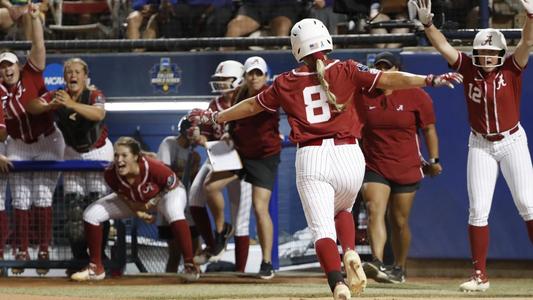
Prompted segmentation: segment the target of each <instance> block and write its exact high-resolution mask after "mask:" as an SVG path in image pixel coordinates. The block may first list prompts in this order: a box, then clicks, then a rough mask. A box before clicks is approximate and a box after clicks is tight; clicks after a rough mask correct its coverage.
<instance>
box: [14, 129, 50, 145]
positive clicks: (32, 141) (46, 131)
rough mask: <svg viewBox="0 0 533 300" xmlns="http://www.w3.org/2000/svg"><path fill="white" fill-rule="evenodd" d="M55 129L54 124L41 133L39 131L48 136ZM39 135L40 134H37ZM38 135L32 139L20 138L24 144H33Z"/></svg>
mask: <svg viewBox="0 0 533 300" xmlns="http://www.w3.org/2000/svg"><path fill="white" fill-rule="evenodd" d="M55 131H56V128H55V127H54V126H52V127H50V128H48V129H46V130H45V131H44V132H43V133H41V134H42V135H44V136H49V135H51V134H52V133H54V132H55ZM39 136H40V135H39ZM39 136H37V137H36V138H34V139H31V140H22V141H23V142H24V143H26V144H33V143H35V142H37V141H38V140H39Z"/></svg>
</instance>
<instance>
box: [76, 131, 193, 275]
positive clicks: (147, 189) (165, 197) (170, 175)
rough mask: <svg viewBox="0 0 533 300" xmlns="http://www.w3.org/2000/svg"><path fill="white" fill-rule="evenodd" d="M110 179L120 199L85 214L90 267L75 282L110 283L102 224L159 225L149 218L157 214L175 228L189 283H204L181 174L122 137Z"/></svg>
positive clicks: (114, 196) (103, 200)
mask: <svg viewBox="0 0 533 300" xmlns="http://www.w3.org/2000/svg"><path fill="white" fill-rule="evenodd" d="M104 178H105V181H106V182H107V184H108V185H109V187H110V188H111V189H112V190H113V191H114V193H112V194H110V195H107V196H105V197H103V198H100V199H99V200H98V201H96V202H93V203H92V204H91V205H89V207H87V209H85V211H84V212H83V220H84V221H85V224H84V225H85V240H86V242H87V244H88V246H89V255H90V263H89V266H87V268H85V269H84V270H82V271H80V272H78V273H74V274H73V275H72V276H71V279H73V280H75V281H88V280H102V279H104V278H105V271H104V266H103V264H102V258H101V248H102V245H101V244H102V226H101V225H100V223H102V222H105V221H107V220H110V219H123V218H128V217H132V216H138V217H141V218H143V219H144V220H145V221H147V222H153V221H155V220H154V217H153V216H152V215H151V214H148V212H150V211H151V210H154V209H157V211H158V212H159V213H161V214H162V215H163V217H164V218H165V219H166V220H167V221H168V222H169V223H170V227H171V230H172V233H173V235H174V237H175V238H176V239H177V240H178V241H179V245H180V247H181V252H182V253H183V257H184V261H185V271H184V274H183V276H184V278H185V279H186V280H189V281H192V280H196V279H198V278H199V270H198V268H197V267H196V265H195V264H194V263H193V252H192V241H191V233H190V231H189V225H188V224H187V221H186V220H185V214H184V211H185V206H186V204H187V195H186V192H185V187H184V186H183V184H182V183H181V182H180V181H179V179H178V178H177V177H176V174H175V173H174V172H172V170H170V168H168V167H167V166H165V165H164V164H163V163H162V162H160V161H159V160H156V159H153V158H150V157H147V156H145V155H143V153H142V152H141V146H140V144H139V142H137V141H136V140H134V139H133V138H129V137H121V138H119V139H118V140H117V141H116V142H115V154H114V161H113V164H111V166H109V167H108V168H107V169H106V170H105V172H104Z"/></svg>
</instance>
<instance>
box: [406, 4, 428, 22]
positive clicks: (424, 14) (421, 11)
mask: <svg viewBox="0 0 533 300" xmlns="http://www.w3.org/2000/svg"><path fill="white" fill-rule="evenodd" d="M407 6H408V10H409V12H411V13H410V17H413V16H411V14H412V12H414V11H416V15H417V19H418V20H419V21H420V23H422V24H423V25H424V27H429V26H431V25H432V24H433V13H431V0H409V2H408V3H407Z"/></svg>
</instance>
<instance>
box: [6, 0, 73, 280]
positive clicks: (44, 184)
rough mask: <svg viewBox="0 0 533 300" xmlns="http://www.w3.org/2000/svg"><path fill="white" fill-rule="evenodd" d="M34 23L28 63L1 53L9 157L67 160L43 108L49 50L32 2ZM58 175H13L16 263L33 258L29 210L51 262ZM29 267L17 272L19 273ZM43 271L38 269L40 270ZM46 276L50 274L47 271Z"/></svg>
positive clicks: (43, 254)
mask: <svg viewBox="0 0 533 300" xmlns="http://www.w3.org/2000/svg"><path fill="white" fill-rule="evenodd" d="M28 7H29V9H28V13H29V14H30V15H31V19H32V29H33V30H32V46H31V50H30V53H29V55H28V59H27V62H26V64H25V65H24V66H23V67H21V66H20V65H19V60H18V58H17V56H16V55H15V54H13V53H12V52H3V53H1V54H0V77H1V79H2V83H1V84H0V97H1V99H2V108H3V110H4V114H5V119H6V125H7V132H8V134H9V137H8V139H7V145H6V154H7V157H8V158H9V159H10V160H62V159H63V150H64V148H65V143H64V140H63V136H62V134H61V132H60V131H59V130H56V127H55V125H54V122H53V115H52V113H51V112H50V109H53V108H54V105H41V103H40V99H39V96H40V95H42V94H44V93H45V92H46V88H45V85H44V78H43V70H44V68H45V64H46V50H45V47H44V39H43V24H42V23H41V20H40V18H39V10H38V7H37V6H35V5H34V4H33V3H30V4H28ZM58 177H59V172H35V173H28V172H26V173H13V174H11V175H10V183H11V192H12V198H13V208H14V214H15V239H16V244H17V245H16V247H17V252H16V259H17V260H28V259H29V256H28V246H29V218H30V208H31V206H32V204H33V211H34V213H35V216H36V220H35V223H36V224H37V227H38V242H39V253H38V259H39V260H48V246H49V244H50V242H51V239H52V197H53V193H54V189H55V186H56V183H57V179H58ZM23 271H24V269H20V268H13V269H12V272H13V273H14V274H20V273H22V272H23ZM38 272H39V270H38ZM44 272H46V271H45V270H44Z"/></svg>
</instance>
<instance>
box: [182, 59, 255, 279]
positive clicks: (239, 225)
mask: <svg viewBox="0 0 533 300" xmlns="http://www.w3.org/2000/svg"><path fill="white" fill-rule="evenodd" d="M243 76H244V66H243V65H242V64H241V63H240V62H238V61H235V60H225V61H223V62H221V63H219V64H218V66H217V68H216V70H215V73H214V74H213V75H212V79H213V81H211V82H209V83H210V85H211V89H212V92H213V93H217V94H219V96H217V97H216V98H214V99H213V100H211V102H210V103H209V109H211V110H212V111H220V110H223V109H226V108H229V107H230V106H231V104H232V101H233V98H234V97H235V92H236V90H237V89H238V87H239V86H240V84H241V83H242V82H243V81H244V78H243ZM200 129H201V130H200V133H201V135H200V141H199V143H200V144H201V145H203V146H206V143H207V142H208V141H218V140H220V139H221V137H222V136H223V133H224V129H223V128H222V126H219V125H214V124H203V125H201V126H200ZM226 141H227V140H226ZM224 174H225V173H224ZM219 175H220V174H218V173H217V172H215V171H214V170H213V166H212V165H211V162H210V161H209V160H206V161H205V162H204V164H203V165H202V167H201V169H200V171H199V173H198V176H197V177H196V178H195V179H194V182H193V184H192V186H191V193H190V195H189V205H190V210H191V216H192V217H193V219H194V221H195V223H196V225H197V228H198V231H199V232H200V234H201V236H202V238H203V239H204V241H205V243H206V248H205V249H204V250H203V251H202V252H201V253H200V254H199V255H197V256H195V257H194V262H195V263H197V264H205V263H207V262H217V261H218V260H219V259H220V258H221V256H222V254H223V253H224V250H225V248H226V244H227V242H228V241H229V239H230V238H231V236H232V235H233V234H234V235H235V237H234V240H235V271H237V272H244V270H245V268H246V262H247V259H248V248H249V245H250V239H249V227H250V209H251V207H252V196H251V193H252V191H251V190H252V187H251V185H250V184H249V183H248V182H245V181H243V180H237V179H235V180H233V181H231V182H229V183H228V184H227V185H226V190H227V194H228V198H229V202H230V206H231V219H232V220H231V224H229V223H225V219H224V199H223V198H221V197H222V194H219V193H216V194H215V198H214V201H213V202H209V203H208V200H207V196H206V191H205V189H204V184H205V183H206V182H209V180H212V179H213V178H215V177H216V176H219ZM223 188H224V187H223V186H221V187H220V189H223ZM206 204H208V205H209V207H210V208H211V212H212V214H213V218H214V221H215V232H214V234H213V231H212V229H211V228H212V227H211V222H210V220H209V216H208V212H207V208H206Z"/></svg>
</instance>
